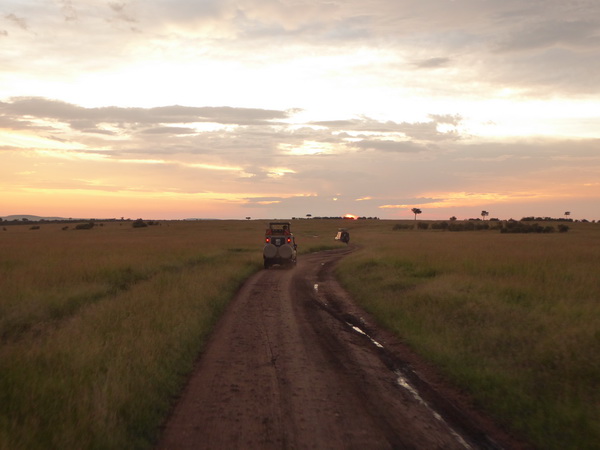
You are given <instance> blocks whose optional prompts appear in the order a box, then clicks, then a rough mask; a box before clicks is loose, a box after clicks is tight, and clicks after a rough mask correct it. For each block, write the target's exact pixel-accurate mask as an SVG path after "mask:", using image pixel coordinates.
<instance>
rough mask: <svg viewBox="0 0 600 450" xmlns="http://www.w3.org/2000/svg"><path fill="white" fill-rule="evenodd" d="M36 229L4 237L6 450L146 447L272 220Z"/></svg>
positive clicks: (1, 395) (328, 240)
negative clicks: (268, 223)
mask: <svg viewBox="0 0 600 450" xmlns="http://www.w3.org/2000/svg"><path fill="white" fill-rule="evenodd" d="M306 223H307V224H308V221H306ZM30 226H31V225H30V224H28V225H19V226H7V227H6V228H7V231H5V232H4V231H3V232H1V233H0V248H2V252H1V253H0V449H10V450H15V449H47V448H90V449H93V448H99V449H100V448H101V449H121V448H131V449H135V448H140V449H143V448H150V447H152V445H153V443H154V442H155V440H156V438H157V433H158V430H159V427H160V424H161V423H162V422H163V420H164V419H165V417H166V415H167V414H168V411H169V409H170V407H171V405H172V402H173V401H174V399H175V398H176V396H177V394H178V393H179V392H180V390H181V388H182V386H183V384H184V383H185V381H186V377H187V376H188V375H189V373H190V371H191V370H192V368H193V364H194V361H195V360H196V359H197V357H198V355H199V354H200V353H201V351H202V348H203V346H204V344H205V342H206V338H207V336H208V335H209V333H210V331H211V329H212V327H213V326H214V324H215V323H216V321H217V320H218V319H219V317H220V316H221V314H222V313H223V311H224V310H225V308H226V306H227V303H228V302H229V300H230V299H231V298H232V297H233V295H234V294H235V292H236V290H237V289H238V287H239V286H240V285H241V283H242V282H243V281H244V280H245V279H246V278H247V277H248V276H249V275H250V274H251V273H253V272H255V271H257V270H260V269H261V268H262V245H263V244H262V242H263V237H264V234H263V233H264V229H265V226H266V221H265V222H263V221H246V222H242V221H207V222H204V221H200V222H164V223H162V224H161V225H160V226H152V227H147V228H136V229H134V228H132V227H131V223H123V224H119V223H106V224H104V225H103V226H101V227H100V226H97V227H94V228H93V229H91V230H74V229H73V228H74V227H70V229H69V230H66V231H63V230H62V227H63V225H60V224H42V225H41V226H40V229H39V230H30ZM334 226H335V225H334ZM330 227H331V224H327V225H323V226H322V229H321V231H327V232H326V233H321V232H319V233H317V232H315V231H314V230H306V231H303V227H302V226H300V227H299V230H298V232H297V233H296V236H297V242H298V244H299V251H300V252H301V253H306V252H308V251H310V250H309V249H310V248H311V247H326V246H328V245H329V246H331V245H332V242H333V236H334V235H335V231H334V230H335V228H334V229H333V230H331V231H329V228H330ZM333 246H335V242H333Z"/></svg>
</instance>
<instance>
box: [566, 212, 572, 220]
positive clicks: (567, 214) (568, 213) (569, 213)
mask: <svg viewBox="0 0 600 450" xmlns="http://www.w3.org/2000/svg"><path fill="white" fill-rule="evenodd" d="M570 215H571V211H565V219H566V218H567V216H570Z"/></svg>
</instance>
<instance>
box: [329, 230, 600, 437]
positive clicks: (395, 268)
mask: <svg viewBox="0 0 600 450" xmlns="http://www.w3.org/2000/svg"><path fill="white" fill-rule="evenodd" d="M384 225H385V227H386V228H383V226H384ZM379 227H380V229H379V231H378V232H376V230H375V228H371V229H370V230H368V231H367V230H365V231H364V232H363V233H361V232H360V231H359V232H357V233H355V234H354V238H355V241H356V240H360V241H362V242H363V244H365V245H364V248H363V250H362V251H361V252H360V253H357V254H354V255H352V256H350V257H349V258H347V259H346V260H344V261H343V262H342V264H341V266H340V267H339V270H338V275H339V277H340V278H341V279H342V280H343V283H344V285H345V286H346V287H347V288H348V289H349V290H350V291H351V292H352V293H353V294H354V296H355V298H357V299H358V300H359V303H361V304H362V305H363V306H364V307H365V308H366V309H367V310H369V311H370V312H371V313H373V314H374V315H375V317H376V318H377V320H378V321H379V322H380V323H381V324H382V325H384V326H386V327H387V328H389V329H391V330H393V331H394V332H396V333H397V334H398V335H400V336H401V337H402V338H403V339H404V340H406V341H407V342H408V343H409V344H410V345H411V346H413V347H414V348H415V349H416V350H417V351H418V352H419V353H421V354H422V355H424V356H425V357H426V358H428V359H429V360H430V361H432V362H433V363H435V364H436V365H438V366H439V367H440V368H441V369H442V370H443V371H444V373H446V374H447V376H448V377H449V378H450V379H451V380H453V381H454V382H456V383H457V384H458V385H460V386H462V387H463V388H464V389H465V390H467V391H469V392H470V393H472V394H473V396H474V398H475V399H476V401H477V402H478V403H479V404H480V406H482V407H483V408H485V409H488V410H489V411H491V412H492V413H493V414H494V415H495V416H496V417H498V418H499V419H500V420H501V421H503V422H504V423H505V424H507V425H508V426H510V427H511V428H512V429H514V430H517V431H518V432H519V433H521V434H522V435H523V436H525V437H527V438H528V439H530V440H531V441H532V442H534V443H535V444H536V445H537V446H538V447H539V448H545V449H564V448H577V449H585V448H589V449H591V448H597V445H598V442H600V421H599V420H598V418H599V417H600V390H599V389H598V387H599V384H600V283H599V282H598V274H599V273H600V253H599V252H598V248H600V226H599V225H597V224H575V226H572V230H571V231H570V232H569V233H565V234H558V233H556V234H547V235H507V234H500V233H498V232H497V231H482V232H464V233H452V232H438V231H423V230H414V231H413V230H411V231H393V232H390V231H389V229H391V227H390V225H389V223H387V224H386V223H381V224H379ZM387 227H389V229H388V228H387Z"/></svg>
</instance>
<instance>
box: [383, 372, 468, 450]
mask: <svg viewBox="0 0 600 450" xmlns="http://www.w3.org/2000/svg"><path fill="white" fill-rule="evenodd" d="M394 373H395V374H396V377H397V378H396V383H398V385H400V386H402V387H403V388H404V389H406V390H407V391H408V392H410V394H411V395H412V396H413V398H414V399H415V400H417V401H418V402H419V403H420V404H421V405H423V406H425V407H426V408H427V409H428V410H429V411H430V412H431V414H433V417H435V418H436V419H437V420H439V421H440V422H442V423H443V424H444V425H445V426H446V427H447V428H448V430H450V433H452V436H454V438H455V439H456V440H457V441H458V443H459V444H460V445H462V446H463V447H464V448H466V449H471V448H472V447H471V446H470V445H469V444H468V443H467V442H466V441H465V440H464V439H463V437H462V436H461V435H460V434H458V433H457V432H456V431H454V429H453V428H452V427H451V426H450V425H449V424H448V422H446V421H445V420H444V418H443V417H442V416H441V415H440V414H439V413H438V412H437V411H435V410H434V409H433V408H432V407H431V406H429V404H428V403H427V402H426V401H425V400H423V398H422V397H421V396H420V395H419V393H418V392H417V390H416V389H415V388H414V387H413V386H412V385H411V384H410V383H409V382H408V380H407V379H406V377H405V376H404V374H403V373H402V372H401V371H399V370H395V371H394Z"/></svg>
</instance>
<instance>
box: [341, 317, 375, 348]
mask: <svg viewBox="0 0 600 450" xmlns="http://www.w3.org/2000/svg"><path fill="white" fill-rule="evenodd" d="M346 325H348V326H349V327H350V328H352V329H353V330H354V331H356V332H357V333H360V334H362V335H363V336H366V337H368V338H369V340H370V341H371V342H372V343H373V344H375V346H376V347H379V348H383V345H381V344H380V343H379V342H377V341H376V340H375V339H373V338H372V337H371V336H369V335H368V334H367V333H365V332H364V331H363V330H361V329H360V328H359V327H357V326H356V325H352V324H351V323H350V322H346Z"/></svg>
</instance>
